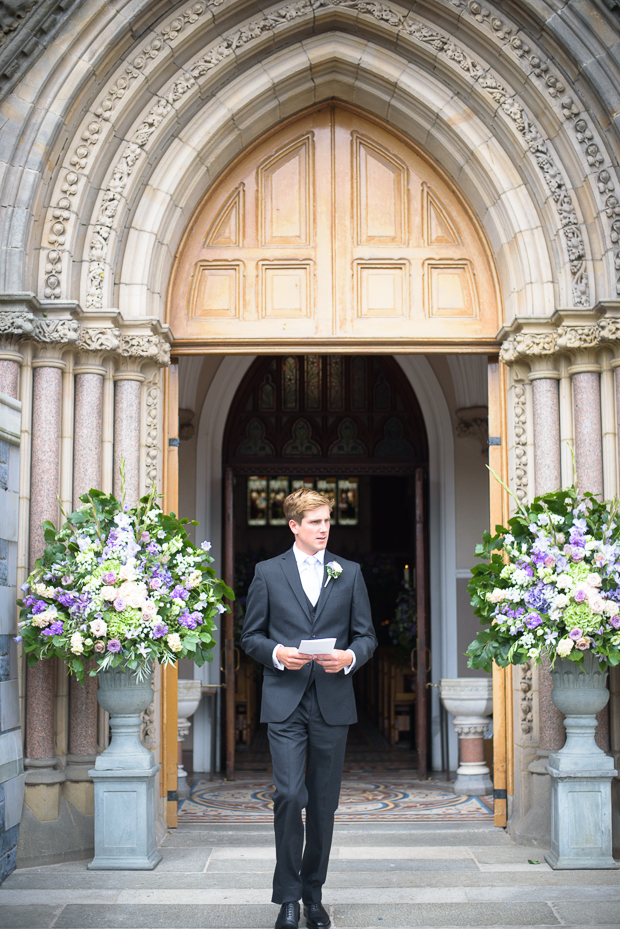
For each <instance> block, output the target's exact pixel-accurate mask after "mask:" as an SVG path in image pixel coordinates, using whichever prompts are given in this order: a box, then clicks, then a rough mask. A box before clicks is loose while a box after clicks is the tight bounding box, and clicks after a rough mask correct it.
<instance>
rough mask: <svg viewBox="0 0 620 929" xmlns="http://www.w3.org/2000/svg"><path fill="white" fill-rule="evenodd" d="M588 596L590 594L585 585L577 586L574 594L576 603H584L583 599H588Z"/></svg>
mask: <svg viewBox="0 0 620 929" xmlns="http://www.w3.org/2000/svg"><path fill="white" fill-rule="evenodd" d="M587 598H588V595H587V593H586V592H585V590H584V589H583V587H577V588H576V590H575V592H574V594H573V599H574V601H575V603H583V601H584V600H587Z"/></svg>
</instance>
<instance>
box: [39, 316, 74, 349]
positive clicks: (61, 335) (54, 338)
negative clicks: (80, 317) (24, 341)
mask: <svg viewBox="0 0 620 929" xmlns="http://www.w3.org/2000/svg"><path fill="white" fill-rule="evenodd" d="M79 333H80V324H79V323H78V322H76V320H74V319H37V320H36V321H35V324H34V338H35V339H36V341H37V342H64V343H66V344H69V345H72V344H74V343H75V342H77V340H78V337H79Z"/></svg>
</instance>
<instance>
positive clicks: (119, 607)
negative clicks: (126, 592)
mask: <svg viewBox="0 0 620 929" xmlns="http://www.w3.org/2000/svg"><path fill="white" fill-rule="evenodd" d="M126 606H127V601H126V600H123V598H122V597H117V598H116V600H115V601H114V609H115V610H116V612H117V613H122V612H123V610H124V609H125V607H126Z"/></svg>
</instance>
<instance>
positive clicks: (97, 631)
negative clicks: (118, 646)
mask: <svg viewBox="0 0 620 929" xmlns="http://www.w3.org/2000/svg"><path fill="white" fill-rule="evenodd" d="M90 631H91V632H92V634H93V635H94V636H97V637H99V636H102V635H105V634H106V632H107V631H108V624H107V623H106V622H105V620H103V619H93V620H91V622H90Z"/></svg>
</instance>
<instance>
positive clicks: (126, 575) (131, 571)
mask: <svg viewBox="0 0 620 929" xmlns="http://www.w3.org/2000/svg"><path fill="white" fill-rule="evenodd" d="M118 574H119V577H120V579H121V580H122V581H133V580H134V579H135V577H136V566H135V561H134V559H133V558H130V559H129V560H128V561H127V564H124V565H121V568H120V571H119V572H118Z"/></svg>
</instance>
